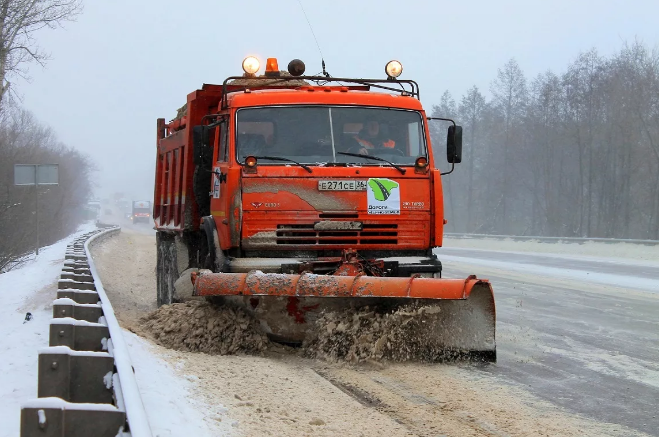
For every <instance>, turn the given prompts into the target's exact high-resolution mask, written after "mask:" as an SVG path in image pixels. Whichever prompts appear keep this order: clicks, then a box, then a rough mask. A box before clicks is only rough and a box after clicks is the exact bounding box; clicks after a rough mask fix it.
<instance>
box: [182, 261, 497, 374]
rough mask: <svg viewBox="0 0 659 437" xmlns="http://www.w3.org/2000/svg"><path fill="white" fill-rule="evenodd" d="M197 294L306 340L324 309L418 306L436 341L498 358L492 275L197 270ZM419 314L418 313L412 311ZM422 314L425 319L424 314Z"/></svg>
mask: <svg viewBox="0 0 659 437" xmlns="http://www.w3.org/2000/svg"><path fill="white" fill-rule="evenodd" d="M192 281H193V283H194V291H193V294H194V295H195V296H207V297H210V296H216V297H222V302H223V303H226V304H235V305H239V306H241V307H243V308H245V309H247V310H248V311H250V312H252V313H253V314H254V315H255V317H256V318H257V319H258V320H259V321H260V323H261V325H262V326H263V327H264V329H265V330H266V332H267V334H268V336H269V337H270V338H271V339H272V340H274V341H280V342H285V343H301V342H302V341H303V340H304V339H305V334H306V332H307V330H308V328H309V324H313V323H314V322H315V320H316V319H317V318H318V317H319V316H320V314H321V313H322V312H323V311H335V312H341V311H345V310H346V309H358V308H363V307H369V308H374V309H377V310H378V311H383V312H392V311H396V310H398V309H403V308H407V307H408V306H415V308H422V310H421V311H418V312H415V313H414V314H415V316H414V317H415V323H416V324H421V325H422V326H423V331H424V332H422V333H419V334H420V335H422V336H425V337H427V338H428V339H429V345H431V347H435V348H438V349H442V350H445V351H449V352H452V353H453V354H454V355H468V356H473V357H477V358H479V359H483V360H486V361H496V342H495V323H496V311H495V305H494V294H493V291H492V287H491V285H490V283H489V281H487V280H481V279H478V278H476V277H475V276H469V277H468V278H467V279H435V278H422V277H377V276H366V275H361V276H334V275H316V274H311V273H303V274H300V275H292V274H279V273H263V272H261V271H251V272H249V273H212V272H211V271H209V270H207V271H204V270H202V271H200V272H199V273H196V274H193V276H192ZM410 314H411V313H410ZM419 318H420V319H422V320H418V319H419Z"/></svg>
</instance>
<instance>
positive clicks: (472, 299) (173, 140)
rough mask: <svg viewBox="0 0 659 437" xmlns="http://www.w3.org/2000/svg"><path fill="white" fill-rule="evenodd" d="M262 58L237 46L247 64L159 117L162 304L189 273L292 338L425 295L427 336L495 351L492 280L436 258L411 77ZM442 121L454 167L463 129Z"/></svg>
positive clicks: (426, 161)
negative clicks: (459, 273) (327, 317)
mask: <svg viewBox="0 0 659 437" xmlns="http://www.w3.org/2000/svg"><path fill="white" fill-rule="evenodd" d="M259 69H260V62H259V61H258V60H257V59H255V58H253V57H249V58H246V59H245V61H244V62H243V70H244V72H245V74H244V75H242V76H233V77H229V78H227V79H226V80H224V82H223V83H222V84H221V85H210V84H204V85H203V86H202V87H201V89H199V90H196V91H193V92H192V93H190V94H189V95H188V96H187V102H186V104H185V105H184V106H183V107H182V108H180V109H179V110H178V113H177V115H176V117H175V118H174V119H173V120H171V121H170V122H169V123H167V122H166V121H165V119H162V118H161V119H158V120H157V153H156V160H157V166H156V183H155V195H154V213H153V218H154V220H155V227H156V230H157V246H158V247H157V249H158V250H157V257H158V260H157V290H158V291H157V293H158V296H157V299H158V304H159V305H163V304H171V303H173V302H177V301H180V300H182V299H184V298H185V297H186V296H183V295H182V294H181V291H180V290H177V289H176V287H175V283H176V282H177V280H178V279H179V277H180V276H181V275H182V274H188V275H189V276H190V277H191V280H192V282H193V283H194V286H193V294H194V295H195V296H206V297H209V298H213V299H214V300H216V301H218V302H219V303H220V304H223V305H238V306H241V307H243V308H245V309H247V310H248V311H250V312H251V313H252V314H253V315H254V316H255V317H257V318H258V319H259V320H260V322H261V326H263V327H264V329H265V330H266V331H267V334H268V335H269V336H270V337H271V338H272V339H273V340H276V341H282V342H287V343H296V342H301V341H303V340H304V337H305V333H306V330H307V329H308V327H309V325H310V324H312V323H313V322H314V321H315V320H316V319H317V318H318V317H319V314H320V313H321V312H322V311H343V310H345V309H347V308H359V307H363V306H369V308H375V309H377V310H378V311H385V312H386V311H395V310H397V309H400V308H401V307H403V306H406V305H411V304H412V305H421V306H424V307H425V308H427V309H428V310H427V311H424V312H421V315H420V317H426V318H427V320H424V323H425V324H424V325H423V326H424V327H425V328H424V329H426V331H427V332H424V333H423V335H425V336H426V337H427V338H428V339H431V340H432V341H431V342H432V344H433V347H437V348H440V349H442V350H446V351H450V352H454V353H459V354H468V355H472V356H478V357H481V358H484V359H486V360H495V359H496V346H495V305H494V297H493V292H492V288H491V286H490V284H489V282H488V281H487V280H482V279H478V278H476V277H475V276H469V277H467V278H464V279H445V278H442V277H441V273H442V265H441V262H440V260H439V259H437V257H436V255H435V254H433V248H435V247H439V246H441V245H442V234H443V228H444V224H445V223H446V221H445V219H444V209H443V195H442V175H443V174H442V173H441V172H440V170H438V169H437V166H436V162H437V159H438V157H437V156H434V155H433V151H432V150H433V149H432V147H431V138H430V134H429V132H430V131H429V127H428V124H429V122H430V121H431V118H430V117H427V116H426V113H425V111H424V110H423V107H422V105H421V102H420V100H419V88H418V85H417V83H416V82H414V81H412V80H401V79H399V76H400V73H401V72H402V65H401V64H400V63H399V62H398V61H392V62H389V63H388V64H387V65H386V67H385V72H386V74H387V77H386V78H383V79H356V78H345V77H343V78H335V77H328V76H305V75H304V63H303V62H302V61H300V60H293V61H291V62H290V64H289V65H288V72H285V71H280V70H279V68H278V66H277V60H276V59H272V58H271V59H268V60H267V65H266V69H265V74H264V75H261V76H257V72H258V70H259ZM440 120H442V122H443V123H446V125H447V126H448V129H447V140H446V156H447V159H448V162H449V163H450V166H451V171H452V170H453V167H454V166H455V164H457V163H459V162H460V161H461V151H462V129H461V127H460V126H457V125H456V124H455V122H453V121H452V120H448V119H440ZM449 123H450V126H449ZM447 173H450V172H447ZM191 269H192V270H191ZM179 283H180V281H179ZM188 288H189V287H188Z"/></svg>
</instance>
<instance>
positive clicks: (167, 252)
mask: <svg viewBox="0 0 659 437" xmlns="http://www.w3.org/2000/svg"><path fill="white" fill-rule="evenodd" d="M156 248H157V262H156V293H157V294H156V302H157V304H158V306H159V307H160V306H162V305H171V304H172V303H175V302H179V301H180V299H179V298H178V295H177V293H176V287H175V283H176V280H177V279H178V278H179V276H180V274H181V273H182V272H183V271H184V270H186V269H187V268H188V259H187V255H186V254H187V247H186V246H185V245H184V243H183V242H182V241H180V238H179V237H177V236H175V235H172V234H167V233H164V232H158V233H157V234H156Z"/></svg>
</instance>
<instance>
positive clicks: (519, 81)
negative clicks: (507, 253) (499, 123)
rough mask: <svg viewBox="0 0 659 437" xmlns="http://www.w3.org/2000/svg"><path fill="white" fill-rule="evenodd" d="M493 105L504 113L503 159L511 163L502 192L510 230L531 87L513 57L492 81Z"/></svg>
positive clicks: (507, 228)
mask: <svg viewBox="0 0 659 437" xmlns="http://www.w3.org/2000/svg"><path fill="white" fill-rule="evenodd" d="M491 91H492V96H493V104H494V106H495V108H496V109H497V110H498V111H499V112H500V113H501V115H502V116H503V121H504V125H503V129H504V131H503V141H504V143H503V160H504V166H509V168H506V169H505V170H504V172H503V191H502V192H501V193H500V196H501V206H502V219H503V226H502V228H503V230H504V232H506V233H507V232H509V226H510V224H511V222H512V220H511V214H510V208H509V204H511V203H512V202H511V199H512V198H513V196H514V194H515V193H514V189H513V187H512V186H511V185H512V180H513V175H512V174H511V170H513V169H514V168H515V163H514V162H513V157H514V156H515V154H514V153H513V151H514V150H515V149H516V148H519V147H520V146H521V144H518V139H519V138H520V137H519V136H518V135H514V132H515V131H517V130H518V128H519V125H520V123H521V120H522V117H523V115H524V111H525V108H526V99H527V88H526V78H525V77H524V73H523V72H522V69H521V68H520V67H519V64H518V63H517V61H515V60H514V59H511V60H509V61H508V62H507V63H506V64H505V65H504V66H503V68H500V69H499V71H498V72H497V78H496V79H495V80H494V81H493V82H492V84H491Z"/></svg>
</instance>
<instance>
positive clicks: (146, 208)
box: [130, 200, 151, 224]
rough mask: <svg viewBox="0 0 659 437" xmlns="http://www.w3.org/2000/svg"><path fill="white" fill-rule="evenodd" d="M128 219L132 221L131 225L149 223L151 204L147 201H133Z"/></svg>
mask: <svg viewBox="0 0 659 437" xmlns="http://www.w3.org/2000/svg"><path fill="white" fill-rule="evenodd" d="M130 219H131V220H132V221H133V224H136V223H140V222H144V223H149V220H150V219H151V202H150V201H148V200H134V201H133V211H132V213H131V216H130Z"/></svg>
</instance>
